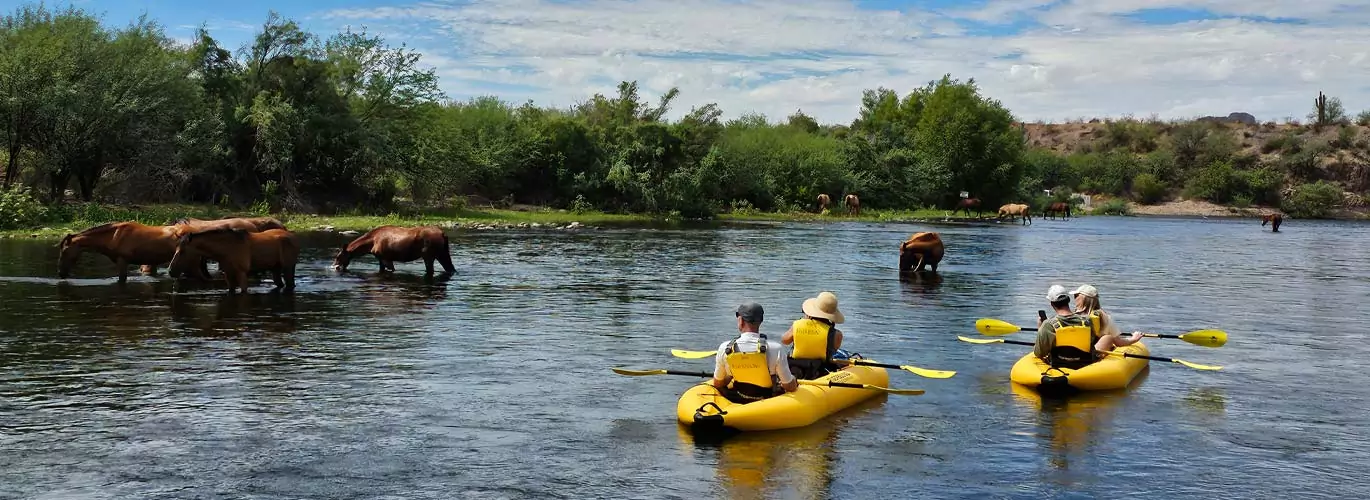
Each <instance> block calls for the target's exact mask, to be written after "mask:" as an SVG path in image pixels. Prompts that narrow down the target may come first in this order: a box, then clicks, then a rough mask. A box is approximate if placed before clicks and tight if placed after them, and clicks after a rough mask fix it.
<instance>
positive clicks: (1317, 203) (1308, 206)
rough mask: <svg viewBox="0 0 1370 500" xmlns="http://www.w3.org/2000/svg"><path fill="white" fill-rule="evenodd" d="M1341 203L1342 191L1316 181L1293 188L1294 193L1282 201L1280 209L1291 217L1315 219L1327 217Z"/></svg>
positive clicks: (1332, 185) (1333, 185)
mask: <svg viewBox="0 0 1370 500" xmlns="http://www.w3.org/2000/svg"><path fill="white" fill-rule="evenodd" d="M1341 203H1342V191H1341V188H1340V187H1337V185H1336V184H1332V183H1329V182H1323V181H1318V182H1315V183H1311V184H1303V185H1300V186H1298V187H1296V188H1294V193H1293V194H1292V195H1290V196H1289V198H1288V199H1286V200H1284V203H1283V205H1282V208H1283V209H1284V211H1285V212H1286V213H1288V214H1289V215H1291V216H1294V217H1298V218H1303V219H1317V218H1321V217H1325V216H1327V215H1328V214H1329V213H1330V212H1331V211H1332V210H1333V209H1335V208H1337V207H1338V206H1340V205H1341Z"/></svg>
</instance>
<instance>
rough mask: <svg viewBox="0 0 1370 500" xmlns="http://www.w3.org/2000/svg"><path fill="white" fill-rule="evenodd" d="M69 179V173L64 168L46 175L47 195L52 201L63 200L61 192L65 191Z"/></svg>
mask: <svg viewBox="0 0 1370 500" xmlns="http://www.w3.org/2000/svg"><path fill="white" fill-rule="evenodd" d="M70 179H71V173H70V171H68V170H67V169H66V168H65V167H63V168H60V169H58V170H57V171H56V172H52V173H50V174H48V182H49V185H48V190H49V191H48V194H49V195H50V196H51V197H52V200H53V201H62V199H63V198H65V196H64V193H63V191H65V190H66V189H67V182H68V181H70Z"/></svg>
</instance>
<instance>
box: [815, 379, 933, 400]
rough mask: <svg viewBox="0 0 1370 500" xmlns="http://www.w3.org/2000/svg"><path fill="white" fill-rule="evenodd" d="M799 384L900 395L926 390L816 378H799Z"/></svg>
mask: <svg viewBox="0 0 1370 500" xmlns="http://www.w3.org/2000/svg"><path fill="white" fill-rule="evenodd" d="M799 384H800V385H813V386H818V387H846V388H849V389H869V390H872V391H880V392H884V393H888V394H899V395H902V396H918V395H920V394H923V393H924V392H926V391H924V390H922V389H891V388H889V387H880V386H878V385H870V384H849V383H843V382H821V381H818V380H803V379H800V380H799Z"/></svg>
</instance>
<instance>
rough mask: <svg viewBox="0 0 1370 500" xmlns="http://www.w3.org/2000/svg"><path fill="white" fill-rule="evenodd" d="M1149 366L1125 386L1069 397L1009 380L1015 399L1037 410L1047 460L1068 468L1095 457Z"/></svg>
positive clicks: (1037, 424) (1054, 466)
mask: <svg viewBox="0 0 1370 500" xmlns="http://www.w3.org/2000/svg"><path fill="white" fill-rule="evenodd" d="M1150 373H1151V369H1150V367H1149V366H1148V367H1147V368H1146V369H1143V370H1142V372H1141V373H1138V374H1137V377H1136V378H1133V379H1132V383H1131V384H1129V385H1128V387H1127V388H1126V389H1121V390H1116V391H1082V392H1078V393H1075V394H1071V395H1069V396H1044V395H1042V394H1041V393H1038V392H1037V391H1036V390H1034V389H1032V388H1030V387H1027V386H1023V385H1020V384H1017V383H1013V382H1010V383H1009V385H1010V390H1011V391H1012V393H1013V395H1014V396H1015V398H1014V402H1015V403H1017V404H1018V405H1020V406H1023V407H1025V408H1028V409H1030V410H1032V411H1034V412H1035V418H1034V419H1033V421H1034V423H1035V425H1036V428H1037V429H1036V434H1037V435H1039V436H1041V437H1043V438H1045V439H1043V440H1042V443H1043V444H1044V445H1046V448H1047V452H1048V453H1047V457H1048V463H1050V465H1051V467H1052V468H1055V469H1061V470H1069V469H1070V468H1071V461H1072V460H1073V459H1075V458H1084V457H1092V456H1095V455H1096V454H1097V453H1098V450H1097V448H1098V447H1099V445H1100V444H1101V441H1103V440H1104V439H1105V437H1106V436H1108V435H1109V434H1110V433H1111V432H1112V431H1113V429H1112V427H1114V426H1115V425H1117V422H1118V419H1117V408H1118V406H1119V405H1121V404H1122V403H1124V402H1125V401H1126V399H1127V397H1128V395H1129V393H1131V392H1132V391H1135V390H1136V389H1137V388H1138V387H1140V386H1141V385H1142V384H1143V383H1144V382H1145V381H1146V379H1147V377H1149V376H1150Z"/></svg>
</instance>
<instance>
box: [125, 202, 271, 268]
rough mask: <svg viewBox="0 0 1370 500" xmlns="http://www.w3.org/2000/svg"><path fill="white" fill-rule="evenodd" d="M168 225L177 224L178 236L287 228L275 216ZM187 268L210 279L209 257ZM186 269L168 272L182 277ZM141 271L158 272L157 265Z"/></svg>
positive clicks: (192, 220) (189, 220)
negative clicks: (214, 230) (210, 231)
mask: <svg viewBox="0 0 1370 500" xmlns="http://www.w3.org/2000/svg"><path fill="white" fill-rule="evenodd" d="M167 225H168V226H175V227H176V230H177V232H178V236H181V235H186V234H190V233H198V232H204V231H209V230H211V229H242V230H244V231H249V232H254V233H260V232H262V231H266V230H270V229H286V227H285V224H281V221H279V220H276V219H275V218H273V217H224V218H222V219H213V220H207V219H195V218H181V219H176V220H172V221H169V222H167ZM187 251H189V252H191V253H192V254H193V253H194V250H187ZM193 256H194V255H186V256H185V257H186V258H190V257H193ZM187 269H188V270H189V271H190V273H189V274H191V275H193V276H192V277H194V278H196V279H199V280H209V259H205V258H203V257H201V258H200V259H199V265H197V266H192V267H189V268H187ZM185 270H186V269H168V272H167V274H168V275H170V276H171V277H172V278H179V277H181V274H183V272H182V271H185ZM141 271H142V272H143V273H144V274H153V273H156V272H157V266H156V265H145V266H143V267H142V268H141Z"/></svg>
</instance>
